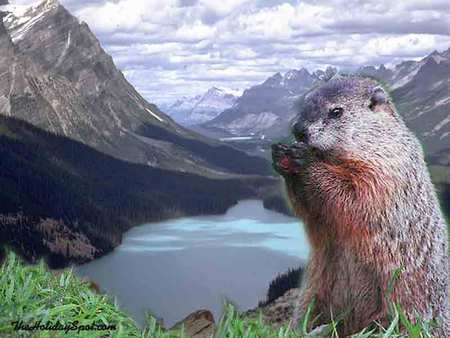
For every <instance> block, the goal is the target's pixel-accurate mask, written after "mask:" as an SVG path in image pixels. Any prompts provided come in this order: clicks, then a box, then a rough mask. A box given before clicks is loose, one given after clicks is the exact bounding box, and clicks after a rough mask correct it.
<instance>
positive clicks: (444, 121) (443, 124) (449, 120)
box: [432, 115, 450, 133]
mask: <svg viewBox="0 0 450 338" xmlns="http://www.w3.org/2000/svg"><path fill="white" fill-rule="evenodd" d="M448 123H450V115H449V116H447V117H446V118H445V119H443V120H442V121H441V122H439V123H438V124H437V125H436V126H435V127H434V128H433V130H432V132H433V133H435V132H437V131H439V130H440V129H442V127H443V126H445V125H446V124H448Z"/></svg>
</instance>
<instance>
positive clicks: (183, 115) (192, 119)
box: [159, 87, 242, 126]
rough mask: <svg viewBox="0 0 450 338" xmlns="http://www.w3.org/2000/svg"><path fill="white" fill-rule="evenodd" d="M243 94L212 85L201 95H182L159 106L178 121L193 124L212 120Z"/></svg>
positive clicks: (187, 124) (188, 124) (186, 124)
mask: <svg viewBox="0 0 450 338" xmlns="http://www.w3.org/2000/svg"><path fill="white" fill-rule="evenodd" d="M241 94H242V93H241V92H240V91H238V90H231V89H227V88H218V87H211V88H210V89H208V91H206V92H205V93H203V94H201V95H196V96H194V97H182V98H181V99H178V100H176V101H175V102H173V103H171V104H165V105H160V106H159V107H160V108H161V110H163V111H165V112H166V113H167V114H169V115H170V116H171V117H172V118H173V119H174V120H175V121H177V122H178V123H181V124H182V125H185V126H191V125H194V124H199V123H203V122H206V121H209V120H212V119H213V118H215V117H216V116H217V115H219V114H220V113H221V112H223V111H224V110H225V109H228V108H230V107H232V106H233V105H234V104H235V103H236V100H237V98H238V96H240V95H241Z"/></svg>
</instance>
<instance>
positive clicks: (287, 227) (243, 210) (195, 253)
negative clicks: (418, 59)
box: [76, 200, 309, 326]
mask: <svg viewBox="0 0 450 338" xmlns="http://www.w3.org/2000/svg"><path fill="white" fill-rule="evenodd" d="M308 252H309V249H308V244H307V241H306V238H305V234H304V231H303V227H302V226H301V224H300V222H299V220H298V219H296V218H292V217H288V216H285V215H282V214H279V213H276V212H273V211H269V210H266V209H264V208H263V205H262V202H261V201H258V200H246V201H241V202H239V203H238V204H237V205H236V206H234V207H232V208H230V209H229V210H228V211H227V213H226V214H224V215H220V216H200V217H186V218H180V219H175V220H169V221H164V222H159V223H150V224H144V225H141V226H138V227H135V228H133V229H131V230H130V231H128V232H127V233H126V234H125V235H124V237H123V243H122V244H121V245H120V246H118V247H117V248H116V249H115V250H114V251H113V252H112V253H110V254H108V255H106V256H104V257H102V258H100V259H98V260H95V261H93V262H90V263H88V264H85V265H82V266H79V267H77V268H76V272H77V274H79V275H81V276H86V277H88V278H90V279H91V280H93V281H95V282H97V283H98V284H99V285H100V287H101V289H102V290H104V291H105V292H107V293H108V294H110V295H112V296H114V297H116V298H117V301H118V303H119V304H120V306H121V307H122V309H123V310H124V311H126V312H128V313H130V314H131V315H132V316H133V317H134V318H135V319H136V320H137V321H138V322H139V323H141V324H142V323H143V319H144V313H145V312H146V311H149V312H150V313H152V314H153V315H155V316H156V317H158V318H162V319H163V320H164V324H165V325H166V326H171V325H172V324H174V323H175V322H177V321H179V320H181V319H183V318H184V317H185V316H186V315H188V314H189V313H191V312H193V311H196V310H199V309H208V310H211V311H212V312H213V313H214V317H215V318H216V320H218V318H219V317H220V315H221V310H222V305H223V302H224V300H230V301H232V302H233V303H234V304H236V305H237V306H238V308H239V309H240V310H247V309H250V308H253V307H255V306H256V305H257V304H258V302H259V301H260V300H263V299H264V297H265V294H266V292H267V289H268V286H269V283H270V281H271V280H273V279H274V278H275V277H276V275H277V274H279V273H283V272H285V271H287V270H288V269H289V268H294V267H298V266H299V265H301V264H302V263H304V261H305V260H306V259H307V257H308Z"/></svg>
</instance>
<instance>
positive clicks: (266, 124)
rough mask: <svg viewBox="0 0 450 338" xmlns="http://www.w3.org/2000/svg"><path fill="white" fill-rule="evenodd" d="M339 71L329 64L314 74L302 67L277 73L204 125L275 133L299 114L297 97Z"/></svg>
mask: <svg viewBox="0 0 450 338" xmlns="http://www.w3.org/2000/svg"><path fill="white" fill-rule="evenodd" d="M335 72H336V70H335V69H333V68H328V69H327V70H326V71H325V72H323V71H319V72H315V73H313V74H311V73H309V72H308V70H306V69H305V68H302V69H300V70H290V71H288V72H287V73H285V74H284V75H282V74H280V73H276V74H275V75H273V76H271V77H269V78H268V79H267V80H266V81H264V82H263V83H261V84H259V85H256V86H253V87H251V88H249V89H246V90H245V91H244V93H243V94H242V96H241V97H239V98H238V99H237V101H236V104H235V105H234V106H233V107H231V108H229V109H227V110H225V111H223V112H222V113H221V114H220V115H218V116H217V117H215V118H214V119H212V120H210V121H208V122H206V123H204V124H202V126H201V127H202V128H205V129H214V130H215V131H220V130H222V131H223V133H224V135H227V134H231V135H235V136H244V135H257V136H269V137H270V136H273V135H277V134H280V133H282V132H283V131H284V130H286V128H287V125H288V124H289V122H290V119H291V118H293V117H294V116H295V114H296V110H295V107H294V103H295V101H296V99H297V98H298V97H299V96H300V95H301V94H303V93H305V92H306V91H307V90H308V89H310V88H311V86H313V85H314V84H315V83H317V82H319V81H323V80H325V79H326V78H327V77H331V76H333V75H334V73H335Z"/></svg>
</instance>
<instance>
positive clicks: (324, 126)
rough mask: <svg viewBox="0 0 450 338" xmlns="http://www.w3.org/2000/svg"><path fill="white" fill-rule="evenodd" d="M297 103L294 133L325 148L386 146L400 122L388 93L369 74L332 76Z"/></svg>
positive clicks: (301, 141)
mask: <svg viewBox="0 0 450 338" xmlns="http://www.w3.org/2000/svg"><path fill="white" fill-rule="evenodd" d="M298 107H299V115H298V117H297V118H296V120H295V121H294V123H293V127H292V132H293V135H294V136H295V138H296V139H297V141H298V142H300V143H303V144H306V145H308V146H310V147H312V148H315V149H318V150H322V151H328V150H338V151H339V150H342V151H352V150H355V151H361V150H362V151H364V150H368V151H370V150H371V149H374V146H375V145H381V146H383V143H384V142H383V139H385V138H386V137H387V136H388V135H387V133H389V134H390V135H392V134H395V133H396V131H395V129H398V125H399V117H398V115H397V113H396V112H395V108H394V106H393V104H392V103H391V102H390V99H389V96H388V94H387V93H386V92H385V90H384V89H383V88H381V87H380V85H379V84H378V83H377V82H376V81H374V80H372V79H367V78H359V77H343V78H337V79H333V80H330V81H329V82H327V83H326V84H324V85H322V86H321V87H319V88H317V89H315V90H313V91H312V92H311V93H309V94H307V95H306V96H305V97H304V99H303V100H302V101H301V102H300V103H299V105H298ZM394 125H396V126H397V127H396V128H394ZM393 129H394V130H393ZM390 135H389V138H390ZM390 141H392V138H390Z"/></svg>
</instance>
